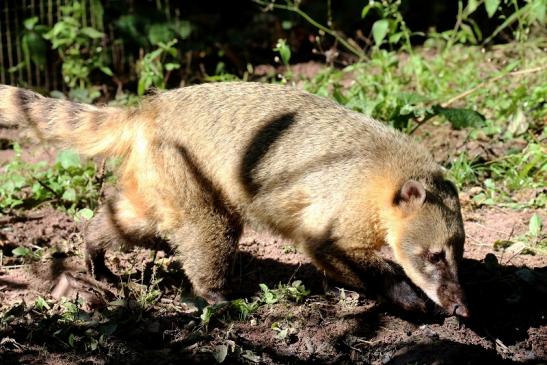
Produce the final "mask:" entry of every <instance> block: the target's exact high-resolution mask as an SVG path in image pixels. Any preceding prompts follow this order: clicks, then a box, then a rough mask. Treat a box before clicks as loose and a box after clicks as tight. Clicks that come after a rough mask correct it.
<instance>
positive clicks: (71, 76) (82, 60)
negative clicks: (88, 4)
mask: <svg viewBox="0 0 547 365" xmlns="http://www.w3.org/2000/svg"><path fill="white" fill-rule="evenodd" d="M82 11H83V10H82V5H81V3H80V2H78V1H74V2H72V3H71V4H70V5H65V6H62V7H61V13H62V18H61V19H60V20H59V21H58V22H57V23H55V25H54V26H53V28H51V30H50V31H48V32H47V33H46V34H44V38H45V39H47V40H49V41H50V42H51V46H52V48H53V49H56V50H58V53H59V57H60V58H61V60H62V62H63V66H62V72H63V78H64V81H65V82H66V84H67V85H68V86H69V87H70V88H71V89H77V90H79V91H78V92H76V93H75V94H74V95H73V98H74V99H77V100H78V101H84V102H91V101H93V100H94V99H95V98H96V97H98V96H99V95H100V94H98V91H97V88H94V87H92V86H91V81H90V74H91V72H93V71H95V70H100V71H102V72H103V73H104V74H106V75H108V76H112V71H111V70H110V68H109V67H108V66H107V61H106V55H105V52H104V48H103V47H102V46H101V45H100V43H99V41H100V40H101V39H103V38H104V34H103V33H102V32H100V31H98V30H97V29H95V28H92V27H84V26H82V24H81V18H82Z"/></svg>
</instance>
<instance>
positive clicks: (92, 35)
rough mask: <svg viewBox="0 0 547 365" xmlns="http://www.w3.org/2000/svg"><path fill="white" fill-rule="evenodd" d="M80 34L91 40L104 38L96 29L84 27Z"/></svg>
mask: <svg viewBox="0 0 547 365" xmlns="http://www.w3.org/2000/svg"><path fill="white" fill-rule="evenodd" d="M80 32H82V33H83V34H85V35H86V36H88V37H89V38H92V39H99V38H102V37H103V36H104V33H101V32H99V31H98V30H97V29H95V28H91V27H84V28H82V29H80Z"/></svg>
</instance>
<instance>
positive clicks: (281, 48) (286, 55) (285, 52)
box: [274, 39, 291, 65]
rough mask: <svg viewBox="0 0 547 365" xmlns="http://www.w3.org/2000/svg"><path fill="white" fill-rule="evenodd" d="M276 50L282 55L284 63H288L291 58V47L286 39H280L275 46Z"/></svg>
mask: <svg viewBox="0 0 547 365" xmlns="http://www.w3.org/2000/svg"><path fill="white" fill-rule="evenodd" d="M274 51H277V52H279V55H280V56H281V61H282V62H283V64H284V65H288V64H289V61H290V59H291V49H290V47H289V46H288V45H287V41H286V40H285V39H278V40H277V44H276V46H275V48H274Z"/></svg>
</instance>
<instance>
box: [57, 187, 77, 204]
mask: <svg viewBox="0 0 547 365" xmlns="http://www.w3.org/2000/svg"><path fill="white" fill-rule="evenodd" d="M61 199H63V200H65V201H68V202H75V201H76V190H74V189H73V188H68V189H66V190H65V192H64V193H63V196H62V197H61Z"/></svg>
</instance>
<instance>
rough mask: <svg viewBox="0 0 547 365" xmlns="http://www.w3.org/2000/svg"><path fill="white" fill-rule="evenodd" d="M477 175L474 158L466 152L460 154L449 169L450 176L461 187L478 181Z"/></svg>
mask: <svg viewBox="0 0 547 365" xmlns="http://www.w3.org/2000/svg"><path fill="white" fill-rule="evenodd" d="M477 175H478V173H477V171H476V168H475V166H474V164H473V160H471V159H469V157H468V156H467V154H466V153H462V154H460V155H458V157H457V158H456V159H455V160H454V161H453V162H452V163H451V166H450V169H449V170H448V176H449V177H450V179H451V180H452V181H454V182H455V183H456V185H458V186H459V187H460V188H461V187H464V186H467V185H471V184H474V183H476V182H477V179H478V176H477Z"/></svg>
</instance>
